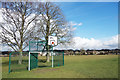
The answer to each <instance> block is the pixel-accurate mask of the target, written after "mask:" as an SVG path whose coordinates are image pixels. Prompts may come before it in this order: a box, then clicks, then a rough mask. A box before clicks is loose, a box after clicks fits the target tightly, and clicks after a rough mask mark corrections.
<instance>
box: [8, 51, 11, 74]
mask: <svg viewBox="0 0 120 80" xmlns="http://www.w3.org/2000/svg"><path fill="white" fill-rule="evenodd" d="M10 65H11V53H9V71H8V73H10V72H11V70H10Z"/></svg>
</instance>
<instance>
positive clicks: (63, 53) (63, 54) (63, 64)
mask: <svg viewBox="0 0 120 80" xmlns="http://www.w3.org/2000/svg"><path fill="white" fill-rule="evenodd" d="M63 66H64V51H63Z"/></svg>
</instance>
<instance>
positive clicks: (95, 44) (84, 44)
mask: <svg viewBox="0 0 120 80" xmlns="http://www.w3.org/2000/svg"><path fill="white" fill-rule="evenodd" d="M119 36H120V35H119ZM60 48H61V49H81V48H84V49H113V48H118V35H116V36H113V37H111V38H110V40H107V41H103V40H97V39H94V38H90V39H88V38H81V37H74V38H72V39H71V44H67V46H64V45H62V46H61V45H60V46H59V47H57V49H60Z"/></svg>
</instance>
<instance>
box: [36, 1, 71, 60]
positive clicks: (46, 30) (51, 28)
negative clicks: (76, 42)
mask: <svg viewBox="0 0 120 80" xmlns="http://www.w3.org/2000/svg"><path fill="white" fill-rule="evenodd" d="M41 10H42V13H41V17H40V18H39V22H38V23H37V25H39V26H40V30H41V31H42V34H41V35H42V39H44V40H46V42H48V36H50V35H53V36H57V38H58V44H65V43H66V42H69V41H70V39H71V36H72V34H71V31H70V27H69V26H68V24H67V21H66V20H65V17H64V15H63V13H62V10H61V9H60V7H59V6H57V5H56V4H53V3H51V2H45V3H43V4H42V5H41ZM41 10H40V11H41ZM38 11H39V10H38ZM49 49H50V46H49V45H48V43H46V50H47V51H48V50H49ZM46 57H47V58H46V59H47V62H49V53H48V52H47V55H46Z"/></svg>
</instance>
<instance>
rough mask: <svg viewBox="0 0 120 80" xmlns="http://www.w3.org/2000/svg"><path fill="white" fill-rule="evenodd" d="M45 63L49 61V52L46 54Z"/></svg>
mask: <svg viewBox="0 0 120 80" xmlns="http://www.w3.org/2000/svg"><path fill="white" fill-rule="evenodd" d="M47 62H50V59H49V52H47Z"/></svg>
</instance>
